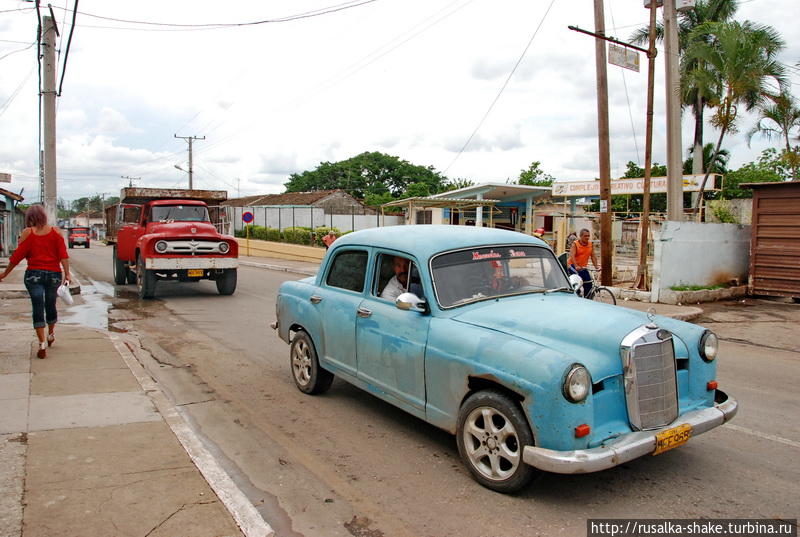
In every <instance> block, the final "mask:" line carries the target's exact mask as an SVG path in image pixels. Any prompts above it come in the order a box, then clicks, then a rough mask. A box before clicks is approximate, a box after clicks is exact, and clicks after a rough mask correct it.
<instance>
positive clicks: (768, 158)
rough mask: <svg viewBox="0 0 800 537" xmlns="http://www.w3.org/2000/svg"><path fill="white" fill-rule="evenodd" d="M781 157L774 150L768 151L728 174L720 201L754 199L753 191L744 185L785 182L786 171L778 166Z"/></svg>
mask: <svg viewBox="0 0 800 537" xmlns="http://www.w3.org/2000/svg"><path fill="white" fill-rule="evenodd" d="M779 159H780V157H778V156H777V152H776V151H775V150H774V149H767V150H765V151H763V152H762V153H761V156H760V157H759V159H758V160H757V161H755V162H749V163H747V164H745V165H744V166H742V167H741V168H739V169H738V170H734V171H731V172H728V173H727V174H726V175H725V181H723V183H722V190H721V191H720V192H719V198H720V199H726V200H729V199H736V198H752V197H753V191H752V190H751V189H749V188H741V187H740V186H739V185H741V184H742V183H773V182H778V181H783V180H784V178H785V177H784V174H782V173H781V172H782V171H784V170H782V168H781V167H780V165H779V164H778V161H779Z"/></svg>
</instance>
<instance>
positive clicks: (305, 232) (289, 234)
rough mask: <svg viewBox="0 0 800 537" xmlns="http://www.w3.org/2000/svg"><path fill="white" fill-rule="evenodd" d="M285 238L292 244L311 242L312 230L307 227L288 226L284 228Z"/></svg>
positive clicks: (285, 240)
mask: <svg viewBox="0 0 800 537" xmlns="http://www.w3.org/2000/svg"><path fill="white" fill-rule="evenodd" d="M283 240H284V242H289V243H292V244H305V245H308V244H311V230H310V229H309V228H306V227H287V228H286V229H284V230H283Z"/></svg>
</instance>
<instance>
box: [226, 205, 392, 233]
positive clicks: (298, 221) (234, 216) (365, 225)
mask: <svg viewBox="0 0 800 537" xmlns="http://www.w3.org/2000/svg"><path fill="white" fill-rule="evenodd" d="M227 209H228V210H229V216H230V221H231V222H232V223H233V229H234V230H235V231H239V230H241V229H243V227H244V222H243V221H242V214H243V213H245V212H250V213H252V214H253V222H252V224H254V225H257V226H263V227H268V228H273V229H280V230H284V229H286V228H292V227H306V228H311V229H316V228H318V227H323V226H324V227H334V228H336V229H338V230H339V231H358V230H360V229H369V228H373V227H382V226H396V225H401V224H403V217H402V216H381V215H380V214H358V213H356V208H355V207H354V208H353V210H352V212H351V213H350V214H325V210H324V209H321V208H319V207H312V206H310V205H289V206H286V205H270V206H260V207H228V208H227Z"/></svg>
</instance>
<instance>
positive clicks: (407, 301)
mask: <svg viewBox="0 0 800 537" xmlns="http://www.w3.org/2000/svg"><path fill="white" fill-rule="evenodd" d="M394 305H395V306H397V308H398V309H401V310H411V311H417V312H420V313H428V303H427V302H426V301H425V299H424V298H420V297H418V296H417V295H415V294H414V293H403V294H401V295H400V296H398V297H397V299H396V300H395V301H394Z"/></svg>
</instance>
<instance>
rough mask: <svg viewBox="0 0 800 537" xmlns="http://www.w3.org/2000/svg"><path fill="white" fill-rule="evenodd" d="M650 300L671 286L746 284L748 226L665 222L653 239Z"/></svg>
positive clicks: (748, 261) (748, 255) (748, 260)
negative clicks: (735, 281)
mask: <svg viewBox="0 0 800 537" xmlns="http://www.w3.org/2000/svg"><path fill="white" fill-rule="evenodd" d="M654 242H655V255H654V259H653V285H652V301H653V302H658V297H659V294H660V292H661V290H662V289H663V290H669V288H670V287H671V286H673V285H715V284H719V283H727V282H728V281H730V280H732V279H736V278H738V279H739V281H740V282H746V281H747V273H748V270H749V265H750V226H743V225H738V224H713V223H708V222H703V223H698V222H664V225H663V226H662V228H661V232H660V233H657V234H656V235H655V237H654Z"/></svg>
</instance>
